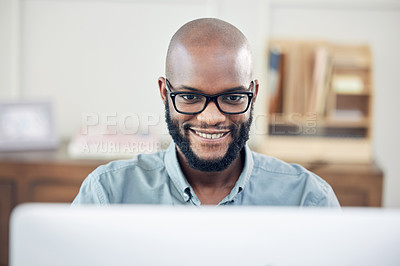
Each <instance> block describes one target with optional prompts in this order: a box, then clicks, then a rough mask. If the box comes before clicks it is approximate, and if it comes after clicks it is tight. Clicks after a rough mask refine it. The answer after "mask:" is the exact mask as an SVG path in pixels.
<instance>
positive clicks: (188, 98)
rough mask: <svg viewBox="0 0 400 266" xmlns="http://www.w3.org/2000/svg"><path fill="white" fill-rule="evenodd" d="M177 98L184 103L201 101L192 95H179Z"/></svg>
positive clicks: (198, 97)
mask: <svg viewBox="0 0 400 266" xmlns="http://www.w3.org/2000/svg"><path fill="white" fill-rule="evenodd" d="M179 97H180V98H181V99H182V100H183V101H186V102H197V101H200V100H201V97H200V96H198V95H194V94H181V95H179Z"/></svg>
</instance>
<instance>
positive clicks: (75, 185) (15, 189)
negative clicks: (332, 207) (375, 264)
mask: <svg viewBox="0 0 400 266" xmlns="http://www.w3.org/2000/svg"><path fill="white" fill-rule="evenodd" d="M104 163H106V161H91V160H72V159H70V158H68V157H67V155H66V149H65V147H64V146H63V147H62V148H60V149H59V150H57V151H40V152H12V153H0V215H1V216H0V266H4V265H7V263H8V232H9V218H10V213H11V211H12V209H13V208H14V207H15V206H16V205H17V204H20V203H24V202H71V201H72V200H73V199H74V198H75V196H76V194H77V193H78V191H79V187H80V185H81V183H82V181H83V180H84V179H85V177H86V176H87V175H88V174H89V173H90V172H91V171H93V170H94V169H95V168H96V167H97V166H98V165H100V164H104ZM304 166H305V167H307V168H308V169H310V170H312V171H314V172H315V173H316V174H318V175H320V176H321V177H323V178H324V179H325V180H327V181H328V183H330V184H331V185H332V187H333V189H334V190H335V192H336V194H337V196H338V198H339V201H340V203H341V204H342V206H380V205H381V198H382V181H383V180H382V179H383V176H382V172H381V171H380V170H379V169H378V168H377V167H376V166H374V165H371V164H348V165H342V164H305V165H304Z"/></svg>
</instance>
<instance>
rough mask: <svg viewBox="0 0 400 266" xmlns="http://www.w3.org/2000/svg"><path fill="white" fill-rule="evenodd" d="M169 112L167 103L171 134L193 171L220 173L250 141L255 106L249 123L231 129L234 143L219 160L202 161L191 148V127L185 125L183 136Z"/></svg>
mask: <svg viewBox="0 0 400 266" xmlns="http://www.w3.org/2000/svg"><path fill="white" fill-rule="evenodd" d="M169 111H170V110H169V104H168V101H167V102H166V104H165V121H166V122H167V126H168V131H169V134H170V135H171V137H172V139H173V140H174V142H175V144H176V145H178V147H179V149H180V150H181V152H182V153H183V155H184V156H185V158H186V162H187V163H188V165H189V166H190V167H191V168H193V169H196V170H200V171H203V172H218V171H223V170H225V169H227V168H228V167H229V166H230V165H231V164H232V162H233V161H234V160H235V159H236V158H237V157H238V155H239V153H240V151H241V150H242V149H243V147H244V146H245V144H246V141H247V140H248V139H249V132H250V126H251V122H252V120H253V106H252V107H251V110H250V118H249V119H248V120H247V121H245V122H242V123H239V124H235V125H232V126H230V127H229V129H230V133H231V137H232V142H231V144H229V148H228V150H227V152H226V154H225V155H224V156H223V157H222V158H219V159H211V160H206V159H201V158H199V157H198V156H197V155H196V154H195V153H194V152H193V149H192V148H191V147H190V141H189V128H190V127H191V125H190V124H185V125H184V126H183V130H184V135H183V134H181V132H180V127H179V124H178V122H177V121H173V120H172V119H171V115H170V112H169Z"/></svg>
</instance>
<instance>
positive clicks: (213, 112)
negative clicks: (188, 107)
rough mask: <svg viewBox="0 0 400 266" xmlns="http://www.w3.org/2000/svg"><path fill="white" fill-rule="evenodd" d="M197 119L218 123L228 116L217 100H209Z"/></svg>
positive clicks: (209, 123)
mask: <svg viewBox="0 0 400 266" xmlns="http://www.w3.org/2000/svg"><path fill="white" fill-rule="evenodd" d="M197 120H198V121H199V122H201V123H204V124H208V125H217V124H219V123H221V122H224V121H225V120H226V116H225V115H224V114H223V113H221V111H220V110H219V109H218V107H217V105H216V103H215V102H212V101H211V102H209V103H208V105H207V106H206V109H204V110H203V112H201V113H200V114H198V115H197Z"/></svg>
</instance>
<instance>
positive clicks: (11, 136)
mask: <svg viewBox="0 0 400 266" xmlns="http://www.w3.org/2000/svg"><path fill="white" fill-rule="evenodd" d="M58 142H59V140H58V137H57V134H56V130H55V124H54V114H53V106H52V103H51V101H13V102H11V101H9V102H5V101H0V151H23V150H44V149H55V148H57V146H58Z"/></svg>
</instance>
